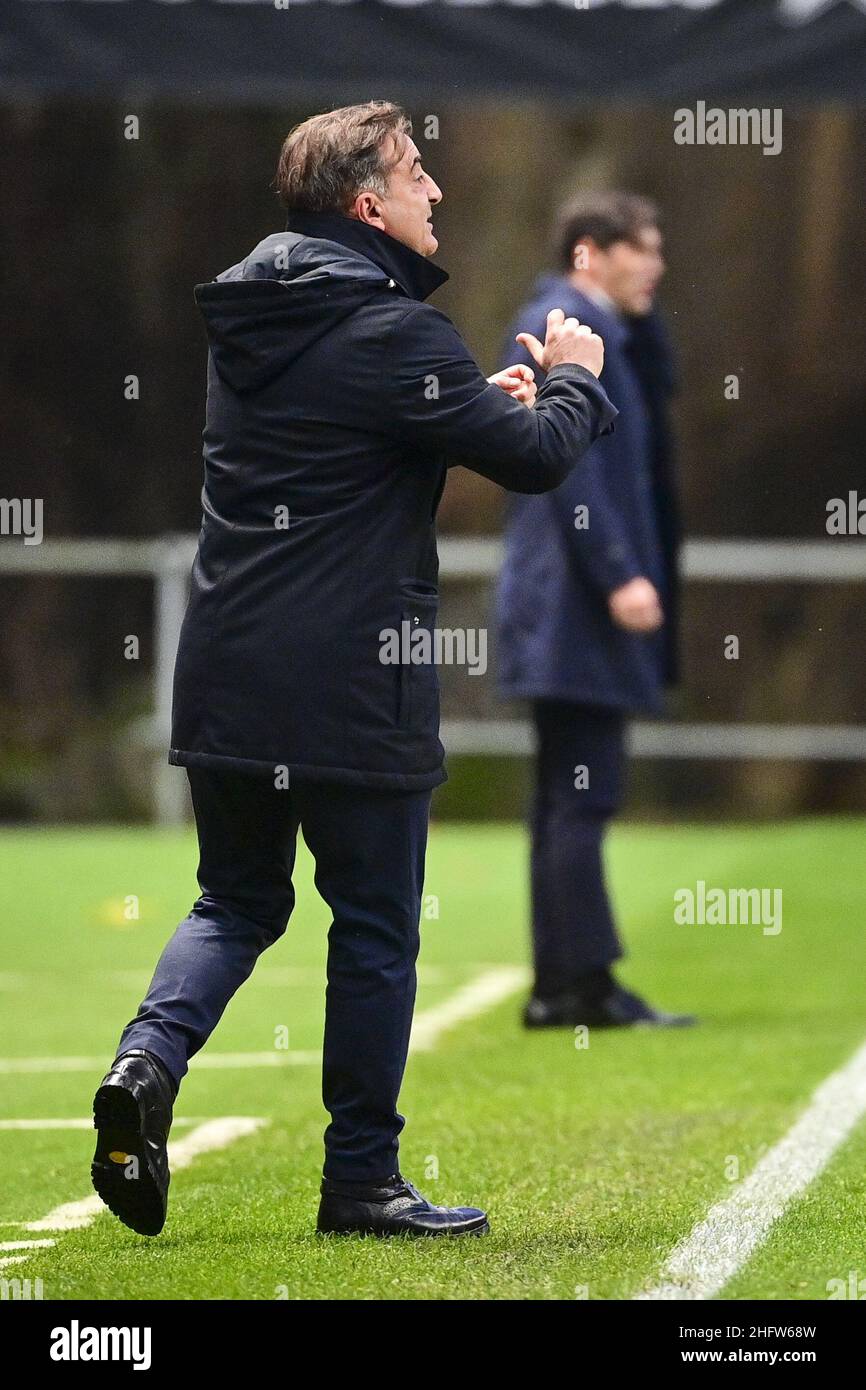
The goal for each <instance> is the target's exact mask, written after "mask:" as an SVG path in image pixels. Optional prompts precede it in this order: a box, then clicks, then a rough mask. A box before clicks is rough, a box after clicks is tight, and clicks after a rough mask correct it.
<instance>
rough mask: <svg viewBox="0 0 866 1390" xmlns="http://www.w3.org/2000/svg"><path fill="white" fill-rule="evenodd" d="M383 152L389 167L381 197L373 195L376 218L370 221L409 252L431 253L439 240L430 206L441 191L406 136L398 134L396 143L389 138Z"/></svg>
mask: <svg viewBox="0 0 866 1390" xmlns="http://www.w3.org/2000/svg"><path fill="white" fill-rule="evenodd" d="M383 155H384V157H385V161H386V163H387V164H388V166H389V169H390V173H389V175H388V191H387V193H386V194H385V196H384V197H382V196H380V195H378V194H377V195H376V199H375V201H376V204H377V207H378V210H379V217H378V219H371V220H373V221H374V225H376V224H377V223H378V225H380V226H381V228H382V230H383V231H385V232H387V233H388V235H389V236H392V237H394V238H395V239H396V240H397V241H402V242H403V244H404V245H405V246H411V248H412V250H413V251H418V252H419V254H420V255H422V256H432V255H433V253H434V251H436V250H437V248H438V246H439V242H438V241H437V239H436V237H435V236H434V235H433V226H432V223H431V220H430V218H431V213H432V211H433V206H434V205H435V204H436V203H441V201H442V193H441V190H440V189H439V188H438V186H437V185H436V184H435V183H434V182H433V180H432V179H431V178H430V175H429V174H425V173H424V170H423V169H422V167H421V156H420V154H419V153H418V149H417V146H416V145H415V143H414V141H412V140H410V139H409V137H408V136H406V135H404V136H401V137H400V140H399V143H397V144H395V142H394V140H393V138H392V137H389V140H388V141H387V142H386V147H385V149H384V150H383ZM395 157H396V163H394V162H393V161H394V159H395Z"/></svg>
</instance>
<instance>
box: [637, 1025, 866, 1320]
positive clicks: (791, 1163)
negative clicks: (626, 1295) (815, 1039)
mask: <svg viewBox="0 0 866 1390" xmlns="http://www.w3.org/2000/svg"><path fill="white" fill-rule="evenodd" d="M864 1114H866V1043H864V1044H863V1046H862V1047H860V1048H859V1049H858V1050H857V1052H855V1053H854V1056H853V1057H852V1058H851V1059H850V1061H848V1062H847V1063H846V1064H845V1066H844V1067H841V1068H840V1069H839V1071H836V1072H833V1074H832V1075H831V1076H828V1077H827V1078H826V1080H825V1081H822V1082H821V1085H820V1086H819V1087H818V1089H817V1090H816V1091H815V1093H814V1095H813V1096H812V1099H811V1101H810V1103H809V1106H808V1108H807V1109H806V1110H805V1111H804V1112H803V1114H802V1115H801V1116H800V1118H799V1119H798V1120H797V1121H796V1123H795V1124H794V1125H793V1126H792V1127H791V1129H789V1130H788V1132H787V1134H785V1135H784V1136H783V1137H782V1138H781V1139H780V1140H779V1142H778V1143H777V1144H774V1145H773V1147H772V1149H770V1150H769V1152H768V1153H766V1154H765V1155H764V1157H763V1158H762V1159H761V1160H760V1162H759V1163H758V1164H757V1165H756V1167H755V1168H754V1169H753V1170H752V1172H751V1173H750V1174H749V1176H748V1177H747V1178H744V1179H743V1181H742V1182H741V1183H738V1184H737V1186H736V1187H735V1188H734V1190H733V1191H732V1193H731V1195H730V1196H729V1197H726V1198H725V1200H724V1201H722V1202H717V1203H716V1205H715V1206H713V1207H711V1208H710V1210H709V1212H708V1213H707V1215H706V1217H705V1218H704V1220H703V1221H700V1222H698V1224H697V1226H695V1227H694V1229H693V1230H692V1232H691V1233H690V1235H688V1236H687V1237H686V1238H685V1240H683V1241H681V1242H680V1243H679V1245H677V1246H676V1247H675V1248H674V1250H673V1251H672V1253H671V1254H670V1256H669V1257H668V1260H667V1263H666V1264H665V1266H664V1268H663V1270H662V1272H661V1275H660V1277H659V1279H658V1282H657V1283H656V1284H655V1285H653V1287H651V1288H649V1289H646V1290H644V1291H643V1292H641V1293H637V1294H635V1298H636V1299H668V1300H673V1299H702V1298H714V1297H715V1296H716V1295H717V1294H718V1293H719V1292H720V1290H721V1289H723V1288H724V1286H725V1285H726V1284H728V1283H730V1281H731V1279H732V1278H733V1277H734V1275H735V1274H736V1273H737V1272H738V1271H739V1270H740V1269H741V1268H742V1267H743V1265H745V1264H746V1262H747V1261H748V1260H749V1259H750V1257H751V1256H752V1254H753V1253H754V1251H755V1250H756V1249H757V1248H758V1246H759V1245H761V1244H762V1243H763V1241H764V1240H765V1239H766V1237H767V1235H768V1234H769V1232H770V1229H771V1228H772V1226H773V1225H774V1223H775V1222H776V1221H778V1220H779V1217H780V1216H782V1214H783V1213H784V1211H785V1209H786V1207H787V1206H788V1204H789V1203H790V1202H791V1200H792V1199H793V1198H794V1197H796V1196H798V1195H799V1194H800V1193H801V1192H803V1191H804V1190H805V1189H806V1188H807V1187H808V1185H809V1183H811V1182H812V1181H813V1180H814V1179H815V1178H816V1177H817V1176H818V1174H819V1173H820V1172H821V1171H822V1169H824V1168H825V1167H826V1165H827V1164H828V1163H829V1161H830V1159H831V1158H832V1157H833V1154H834V1153H835V1152H836V1150H837V1149H838V1148H839V1146H840V1144H842V1143H843V1142H844V1140H845V1139H846V1138H847V1137H848V1135H849V1134H850V1133H851V1131H852V1129H853V1128H854V1126H855V1125H856V1124H857V1122H858V1120H860V1119H861V1117H862V1116H863V1115H864Z"/></svg>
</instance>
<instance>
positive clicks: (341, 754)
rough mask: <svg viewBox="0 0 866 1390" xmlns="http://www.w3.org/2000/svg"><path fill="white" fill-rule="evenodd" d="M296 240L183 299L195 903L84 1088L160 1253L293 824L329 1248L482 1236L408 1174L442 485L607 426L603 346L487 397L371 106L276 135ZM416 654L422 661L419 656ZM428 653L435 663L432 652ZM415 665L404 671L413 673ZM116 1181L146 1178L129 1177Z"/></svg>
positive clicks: (273, 912)
mask: <svg viewBox="0 0 866 1390" xmlns="http://www.w3.org/2000/svg"><path fill="white" fill-rule="evenodd" d="M278 185H279V188H280V191H281V194H282V197H283V200H284V202H285V204H286V205H287V207H288V210H289V220H288V227H287V230H286V231H285V232H282V233H279V234H277V235H274V236H270V237H267V238H266V239H265V240H264V241H263V242H261V243H260V244H259V245H258V246H257V247H256V248H255V250H254V251H252V253H251V254H250V255H249V256H247V257H246V258H245V259H244V260H243V261H241V262H240V263H239V264H238V265H235V266H233V267H232V268H231V269H230V270H228V271H226V272H225V273H224V274H223V275H220V276H219V277H218V279H217V280H216V281H215V282H214V283H212V284H209V285H203V286H199V288H198V290H197V294H196V298H197V300H198V304H199V307H200V309H201V311H202V313H203V315H204V319H205V323H206V326H207V332H208V339H209V344H210V360H209V371H208V399H207V423H206V428H205V432H204V458H205V485H204V492H203V499H202V500H203V511H204V518H203V523H202V529H201V534H200V537H199V547H198V555H197V558H196V561H195V566H194V569H193V577H192V592H191V597H190V602H189V608H188V611H187V615H186V619H185V622H184V626H183V632H182V635H181V640H180V648H179V651H178V656H177V668H176V677H175V701H174V721H173V732H172V748H171V755H170V757H171V761H172V762H173V763H175V764H179V765H181V766H183V767H185V768H186V770H187V774H188V777H189V782H190V787H191V792H192V800H193V806H194V810H195V817H196V826H197V830H198V837H199V846H200V864H199V884H200V887H201V896H200V897H199V899H198V901H197V902H196V903H195V905H194V907H193V908H192V911H191V912H190V915H189V916H188V917H187V919H186V920H185V921H184V922H183V923H181V925H180V927H179V928H178V929H177V931H176V933H175V935H174V936H173V937H172V939H171V941H170V942H169V943H168V945H167V946H166V948H165V950H164V952H163V955H162V957H161V959H160V961H159V964H158V966H157V970H156V974H155V976H154V979H153V982H152V984H151V987H150V990H149V991H148V994H147V996H146V998H145V1000H144V1002H143V1003H142V1005H141V1007H140V1009H139V1011H138V1014H137V1016H136V1018H135V1019H133V1020H132V1022H131V1023H130V1024H129V1025H128V1026H127V1028H126V1030H125V1032H124V1034H123V1036H122V1038H121V1040H120V1045H119V1048H118V1055H117V1058H116V1060H115V1063H114V1065H113V1066H112V1068H111V1070H110V1072H109V1073H108V1075H107V1076H106V1078H105V1079H104V1081H103V1084H102V1086H101V1087H100V1089H99V1091H98V1092H97V1097H96V1102H95V1119H96V1125H97V1128H98V1130H99V1136H98V1143H97V1151H96V1157H95V1159H94V1164H93V1178H94V1183H95V1186H96V1188H97V1190H98V1191H99V1192H100V1194H101V1195H102V1196H103V1197H104V1199H105V1200H106V1201H107V1203H108V1205H109V1206H110V1207H111V1208H112V1210H113V1211H114V1212H116V1214H117V1215H118V1216H119V1217H120V1218H121V1220H123V1221H125V1222H126V1223H127V1224H128V1225H131V1226H132V1227H133V1228H134V1229H135V1230H139V1231H142V1232H144V1233H147V1234H155V1233H156V1232H158V1231H159V1230H160V1229H161V1228H162V1225H163V1222H164V1219H165V1210H166V1194H167V1185H168V1168H167V1163H166V1149H165V1140H166V1136H167V1133H168V1127H169V1125H170V1122H171V1108H172V1104H173V1100H174V1096H175V1094H176V1091H177V1087H178V1085H179V1083H180V1081H181V1079H182V1078H183V1076H184V1075H185V1073H186V1070H187V1064H188V1061H189V1059H190V1057H191V1056H192V1055H193V1054H194V1053H195V1052H197V1051H198V1049H199V1048H200V1047H202V1046H203V1044H204V1043H205V1041H206V1040H207V1038H208V1036H209V1035H210V1033H211V1032H212V1030H213V1029H214V1027H215V1026H216V1024H217V1023H218V1021H219V1019H220V1016H221V1015H222V1013H223V1010H224V1009H225V1007H226V1005H227V1003H228V1001H229V1000H230V999H231V997H232V995H233V994H234V992H235V991H236V990H237V988H238V987H239V986H240V985H241V984H242V983H243V982H244V980H246V979H247V977H248V976H249V975H250V973H251V971H252V969H253V966H254V964H255V962H256V959H257V957H258V956H259V954H260V953H261V952H262V951H263V950H264V949H265V948H266V947H268V946H269V945H271V944H272V943H273V942H274V941H276V940H277V938H278V937H279V936H280V935H281V934H282V933H283V931H284V930H285V927H286V923H287V921H288V918H289V915H290V913H291V911H292V906H293V901H294V894H293V889H292V867H293V862H294V855H295V842H296V837H297V832H298V829H299V828H301V829H302V830H303V833H304V839H305V841H306V843H307V845H308V846H309V848H310V850H311V852H312V854H313V857H314V859H315V862H316V884H317V887H318V889H319V891H320V893H321V894H322V896H323V898H324V899H325V900H326V902H327V903H328V905H329V907H330V908H331V910H332V912H333V924H332V926H331V929H330V933H329V949H328V987H327V1008H326V1023H325V1039H324V1056H323V1075H322V1087H323V1098H324V1102H325V1106H326V1108H327V1110H328V1111H329V1112H330V1116H331V1122H330V1124H329V1126H328V1128H327V1131H326V1134H325V1167H324V1178H323V1182H322V1189H321V1190H322V1198H321V1204H320V1208H319V1217H318V1228H319V1230H322V1231H346V1232H373V1233H376V1234H381V1235H386V1234H391V1233H395V1232H400V1233H408V1234H421V1235H438V1234H462V1233H473V1234H475V1233H480V1232H483V1231H485V1230H486V1229H487V1219H486V1215H485V1213H484V1212H483V1211H480V1210H478V1209H476V1208H472V1207H458V1208H444V1207H434V1206H433V1205H432V1204H431V1203H429V1202H428V1201H426V1200H425V1199H424V1198H423V1197H422V1196H421V1195H420V1194H419V1193H418V1192H417V1191H416V1189H415V1188H414V1187H412V1185H411V1184H410V1183H408V1182H406V1181H405V1180H404V1179H403V1178H402V1177H401V1175H400V1173H399V1169H398V1163H397V1150H398V1143H397V1139H398V1135H399V1133H400V1130H401V1129H402V1126H403V1118H402V1116H401V1115H399V1114H398V1112H397V1109H396V1106H397V1099H398V1094H399V1090H400V1084H401V1080H402V1076H403V1070H404V1066H405V1062H406V1055H407V1049H408V1044H409V1034H410V1029H411V1024H412V1012H413V1006H414V999H415V959H416V955H417V952H418V945H419V930H418V928H419V917H420V907H421V890H422V883H423V876H424V856H425V843H426V833H427V820H428V812H429V804H430V795H431V790H432V788H433V787H435V786H437V785H438V784H439V783H440V782H442V781H443V780H444V777H445V773H444V771H443V767H442V762H443V749H442V745H441V743H440V742H439V736H438V725H439V708H438V704H439V702H438V685H437V676H436V671H435V669H434V667H433V665H432V664H430V663H429V662H423V661H422V662H418V660H417V656H416V653H417V647H415V646H414V645H410V647H409V650H408V652H406V653H405V654H404V655H403V656H402V658H401V660H400V661H399V662H398V663H397V664H394V663H393V662H392V661H390V660H389V659H387V658H386V656H385V651H386V650H389V651H390V650H392V648H391V644H390V635H391V634H393V633H394V632H395V631H396V632H405V633H407V634H408V636H409V638H410V639H413V638H414V637H415V636H416V635H418V634H422V633H426V634H428V635H429V636H430V637H431V638H432V635H433V623H434V621H435V615H436V606H437V556H436V537H435V515H436V509H437V505H438V502H439V498H440V496H441V493H442V489H443V486H444V482H445V476H446V469H447V467H448V465H449V464H452V463H456V462H460V463H462V464H464V465H466V466H467V467H469V468H472V469H475V470H476V471H478V472H480V473H482V474H484V475H485V476H486V477H489V478H491V479H493V480H494V481H496V482H498V483H499V484H501V485H502V486H503V487H507V488H513V489H516V490H519V491H525V492H528V493H532V492H543V491H545V490H547V489H550V488H553V487H557V486H558V485H559V484H560V483H562V481H563V479H564V478H566V477H567V476H568V474H569V473H570V471H571V469H572V467H573V466H574V465H575V464H576V463H577V462H578V460H579V459H580V458H581V456H582V455H583V454H584V453H585V452H586V450H587V448H588V447H589V445H590V444H591V443H592V442H593V440H594V439H596V438H597V437H598V435H599V434H601V433H604V431H605V430H607V429H609V428H611V425H612V421H613V419H614V417H615V415H616V411H615V410H614V409H613V407H612V406H611V405H610V402H609V401H608V399H607V397H606V395H605V392H604V390H603V389H602V388H601V386H600V385H599V383H598V379H597V377H598V373H599V371H600V370H601V364H602V360H603V346H602V342H601V340H600V339H599V338H598V337H597V336H596V335H594V334H592V333H591V331H590V330H589V329H588V328H586V327H583V326H581V325H579V324H578V323H577V322H576V321H575V320H574V319H573V318H571V319H566V317H565V315H564V314H563V313H561V312H560V313H558V314H554V315H553V316H552V317H551V323H550V328H549V331H548V332H547V334H546V341H545V345H544V348H543V349H542V356H543V359H544V364H545V368H546V369H548V374H547V380H546V383H545V386H544V389H543V390H542V391H541V392H540V393H539V394H538V398H537V404H535V408H534V409H532V408H528V407H530V406H531V405H532V404H533V401H534V397H535V387H534V384H533V383H532V379H531V378H532V372H530V371H528V370H527V369H526V368H525V367H523V366H517V367H515V369H514V370H513V371H511V372H506V373H504V374H500V376H499V377H496V378H492V379H491V381H489V382H488V381H487V380H486V379H485V378H484V377H483V376H482V374H481V372H480V371H479V369H478V367H477V366H476V364H475V362H474V361H473V359H472V357H471V356H470V354H469V352H468V351H467V349H466V347H465V345H464V344H463V342H462V340H461V338H460V336H459V335H458V333H457V331H456V329H455V328H454V326H453V325H452V324H451V322H450V321H449V320H448V319H447V318H446V317H445V315H444V314H442V313H440V312H439V311H438V310H436V309H434V308H431V307H430V306H428V305H427V304H425V302H424V301H425V300H426V298H427V296H428V295H429V294H430V293H431V292H432V291H433V290H435V289H436V288H437V287H438V286H439V285H441V284H442V283H443V282H444V280H445V279H446V278H447V277H446V275H445V274H444V273H443V272H442V271H441V270H439V269H437V267H436V266H435V265H433V264H431V263H430V261H429V260H428V259H427V257H429V256H430V255H431V254H432V253H433V252H434V251H435V250H436V247H437V245H438V243H437V241H436V238H435V236H434V235H433V231H432V225H431V212H432V208H433V206H434V205H435V204H436V203H438V202H439V201H440V198H441V194H440V191H439V189H438V188H437V186H436V184H435V183H434V182H433V180H432V179H431V178H430V177H429V176H428V175H427V174H426V173H425V172H424V170H423V168H422V166H421V159H420V155H419V154H418V150H417V148H416V147H415V145H414V143H413V141H412V139H411V126H410V124H409V122H408V120H407V118H406V117H405V115H404V114H403V112H401V111H400V109H399V108H398V107H395V106H393V105H391V104H390V103H384V102H372V103H367V104H365V105H363V106H357V107H347V108H343V109H341V110H339V111H334V112H328V113H326V114H324V115H322V116H317V117H313V118H312V119H311V120H309V121H306V122H304V124H303V125H301V126H299V127H297V128H296V129H295V130H294V131H292V132H291V134H290V135H289V136H288V138H287V140H286V142H285V145H284V147H283V152H282V156H281V160H280V165H279V170H278ZM422 645H423V644H422ZM430 646H431V649H432V642H431V643H430ZM407 656H408V659H407ZM130 1168H133V1169H134V1177H133V1178H132V1179H131V1178H130V1171H129V1170H130Z"/></svg>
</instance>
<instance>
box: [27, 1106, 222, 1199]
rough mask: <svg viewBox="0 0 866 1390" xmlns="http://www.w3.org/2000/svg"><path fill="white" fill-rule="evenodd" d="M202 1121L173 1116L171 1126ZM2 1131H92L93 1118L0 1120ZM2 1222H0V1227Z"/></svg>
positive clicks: (195, 1123) (194, 1123)
mask: <svg viewBox="0 0 866 1390" xmlns="http://www.w3.org/2000/svg"><path fill="white" fill-rule="evenodd" d="M203 1123H204V1121H203V1120H200V1119H182V1118H181V1117H180V1116H179V1115H177V1116H175V1118H174V1120H173V1121H172V1124H175V1125H200V1124H203ZM2 1129H35V1130H40V1129H93V1116H92V1115H89V1116H87V1117H85V1118H84V1119H82V1120H0V1130H2ZM2 1225H3V1222H2V1221H0V1226H2Z"/></svg>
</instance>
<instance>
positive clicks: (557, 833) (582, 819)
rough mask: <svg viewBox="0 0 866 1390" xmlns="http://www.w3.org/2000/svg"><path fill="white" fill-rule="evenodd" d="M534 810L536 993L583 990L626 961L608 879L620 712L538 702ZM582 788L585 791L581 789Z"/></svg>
mask: <svg viewBox="0 0 866 1390" xmlns="http://www.w3.org/2000/svg"><path fill="white" fill-rule="evenodd" d="M532 714H533V719H534V723H535V732H536V739H537V755H536V782H535V798H534V803H533V809H532V821H531V836H532V941H533V954H534V961H535V980H536V982H535V991H534V992H535V994H536V995H537V996H538V997H539V998H542V999H552V998H555V997H556V996H557V995H561V994H563V993H564V992H566V991H569V990H580V989H581V988H583V987H584V985H585V982H586V981H587V980H588V979H591V977H592V975H593V973H594V972H597V971H603V970H605V969H607V968H608V967H609V966H610V965H611V964H612V963H613V961H615V960H617V959H619V957H620V956H621V955H622V954H623V951H622V946H621V944H620V941H619V939H618V937H617V932H616V927H615V925H614V919H613V913H612V911H611V907H610V903H609V900H608V895H607V889H606V886H605V880H604V866H603V841H604V833H605V830H606V828H607V823H608V821H609V820H610V818H611V816H613V815H614V814H615V813H616V812H617V811H618V810H619V808H620V806H621V804H622V798H623V786H624V732H625V720H624V716H623V715H622V713H621V712H619V711H618V710H611V709H602V708H598V707H592V706H587V705H578V704H572V703H570V702H566V701H559V700H536V701H534V702H533V704H532ZM576 784H577V785H576Z"/></svg>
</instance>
